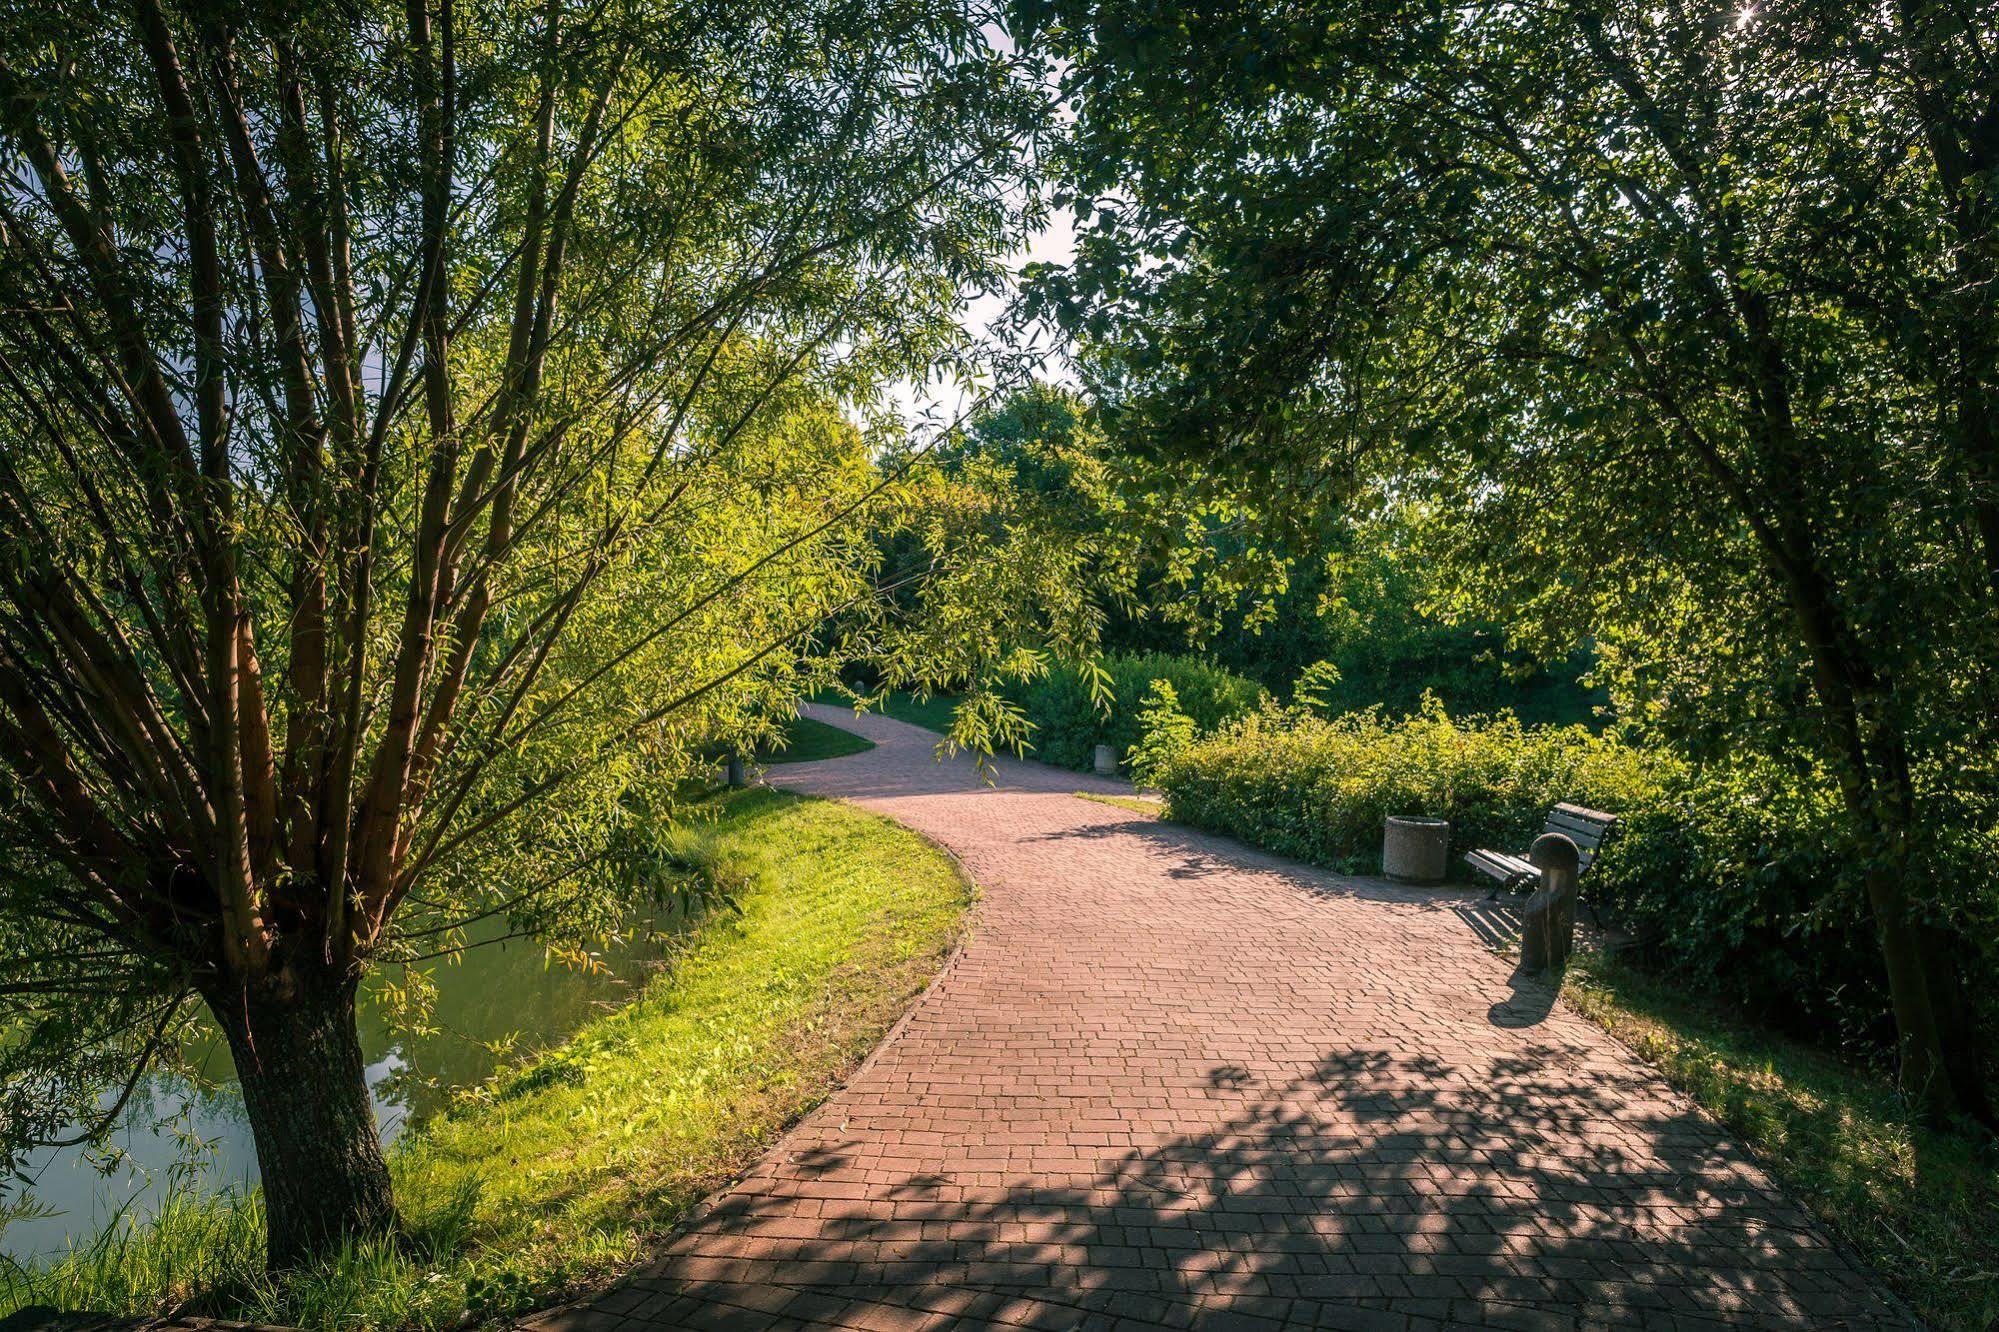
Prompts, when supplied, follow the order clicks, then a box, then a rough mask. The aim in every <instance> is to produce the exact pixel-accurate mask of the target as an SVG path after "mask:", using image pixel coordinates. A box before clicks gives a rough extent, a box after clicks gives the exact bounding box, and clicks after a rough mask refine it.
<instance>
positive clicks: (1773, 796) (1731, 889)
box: [1153, 698, 1990, 1044]
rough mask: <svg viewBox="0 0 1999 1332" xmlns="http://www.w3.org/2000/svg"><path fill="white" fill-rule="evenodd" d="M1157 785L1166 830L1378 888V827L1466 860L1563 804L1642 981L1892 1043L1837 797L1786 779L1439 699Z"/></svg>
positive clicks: (1271, 733) (1202, 747)
mask: <svg viewBox="0 0 1999 1332" xmlns="http://www.w3.org/2000/svg"><path fill="white" fill-rule="evenodd" d="M1153 780H1154V782H1155V783H1156V784H1157V785H1158V786H1159V788H1160V789H1161V790H1162V791H1163V792H1164V793H1165V795H1166V798H1167V802H1168V805H1169V808H1170V811H1171V814H1172V817H1173V818H1175V819H1177V820H1180V821H1182V822H1185V823H1190V824H1193V825H1195V826H1196V827H1200V828H1206V829H1210V830H1212V831H1215V832H1220V833H1225V834H1227V835H1229V836H1233V837H1238V838H1241V839H1242V840H1244V841H1246V842H1252V843H1255V844H1256V845H1258V846H1263V847H1267V848H1269V849H1270V850H1273V851H1277V852H1280V853H1282V854H1285V855H1290V856H1296V857H1298V858H1299V859H1302V860H1309V861H1312V862H1314V863H1316V864H1320V865H1325V866H1328V867H1330V868H1333V869H1336V870H1341V871H1344V872H1348V873H1372V872H1375V871H1376V870H1378V869H1379V866H1380V856H1381V832H1382V821H1383V819H1385V818H1386V817H1387V816H1388V815H1390V814H1423V815H1430V816H1434V817H1437V818H1444V819H1448V820H1450V823H1451V847H1452V851H1453V853H1454V854H1455V855H1456V856H1459V857H1462V856H1463V855H1464V854H1465V853H1467V852H1469V851H1472V850H1475V849H1477V848H1479V847H1497V848H1500V849H1503V850H1508V851H1513V852H1521V851H1524V850H1525V849H1526V848H1527V846H1528V845H1529V844H1530V843H1531V841H1532V839H1533V837H1534V836H1535V834H1536V833H1538V832H1539V831H1540V828H1541V824H1542V822H1543V820H1544V819H1545V818H1546V817H1547V814H1548V810H1549V809H1550V807H1552V806H1553V805H1555V804H1556V803H1557V802H1559V801H1569V802H1571V803H1574V804H1579V805H1587V806H1589V807H1591V808H1594V809H1601V810H1605V811H1607V812H1609V813H1613V814H1616V815H1618V817H1619V824H1618V827H1617V829H1616V830H1615V832H1614V833H1613V834H1612V836H1611V838H1610V839H1609V840H1608V841H1607V842H1606V843H1605V845H1604V848H1603V850H1602V852H1601V854H1600V855H1599V856H1598V858H1597V860H1596V862H1595V864H1594V866H1593V867H1592V868H1591V870H1590V874H1589V877H1588V878H1586V879H1585V880H1584V884H1583V889H1584V896H1585V898H1586V899H1588V900H1591V901H1594V902H1596V903H1599V904H1604V905H1608V906H1611V907H1613V908H1614V909H1615V910H1616V911H1617V912H1618V914H1619V917H1620V920H1621V923H1622V924H1623V925H1624V927H1625V928H1627V929H1628V930H1629V931H1631V933H1632V934H1633V935H1634V937H1635V938H1636V940H1637V942H1638V944H1639V946H1640V947H1641V949H1642V950H1643V951H1644V953H1645V954H1647V955H1648V956H1650V957H1651V958H1652V959H1653V960H1654V961H1655V962H1657V963H1661V964H1663V965H1665V966H1667V967H1668V968H1670V969H1672V970H1674V971H1676V972H1678V973H1681V974H1684V975H1689V976H1692V977H1697V978H1699V979H1700V980H1702V981H1704V982H1707V983H1709V984H1710V985H1712V986H1713V987H1714V988H1716V989H1719V990H1722V991H1724V992H1727V993H1728V994H1730V995H1731V997H1734V998H1736V999H1739V1000H1742V1001H1745V1002H1748V1003H1752V1004H1754V1005H1756V1006H1757V1007H1758V1008H1759V1009H1760V1010H1761V1011H1763V1012H1764V1013H1766V1014H1768V1015H1770V1016H1771V1017H1773V1018H1777V1019H1780V1020H1783V1021H1785V1022H1786V1023H1787V1024H1788V1025H1793V1026H1798V1025H1809V1026H1812V1027H1814V1028H1816V1029H1818V1030H1819V1031H1820V1032H1823V1030H1824V1029H1825V1028H1826V1027H1827V1026H1828V1025H1833V1026H1836V1027H1837V1029H1838V1030H1840V1031H1841V1032H1843V1033H1844V1034H1846V1035H1847V1036H1849V1037H1860V1038H1862V1039H1863V1040H1865V1041H1866V1042H1868V1043H1869V1044H1872V1043H1874V1042H1876V1041H1879V1040H1881V1039H1883V1038H1885V1037H1886V1035H1887V1033H1888V1027H1887V1025H1886V1022H1885V1014H1886V1000H1885V990H1884V987H1883V983H1882V978H1881V976H1880V970H1879V963H1878V962H1877V961H1876V956H1877V955H1876V952H1875V949H1874V947H1873V944H1872V935H1871V930H1872V926H1871V922H1870V919H1869V916H1868V914H1867V907H1866V904H1865V900H1864V897H1863V896H1862V893H1861V888H1860V885H1859V884H1858V883H1856V882H1854V881H1853V880H1854V876H1853V874H1852V873H1851V870H1850V866H1851V864H1852V863H1853V858H1852V857H1851V856H1850V855H1848V854H1847V853H1846V851H1845V849H1844V844H1843V841H1842V834H1841V831H1840V829H1841V823H1842V820H1841V819H1840V817H1839V813H1840V811H1839V808H1838V798H1837V795H1836V794H1835V793H1833V792H1832V791H1831V790H1829V789H1828V788H1827V787H1826V786H1825V785H1824V784H1821V783H1815V782H1812V781H1810V780H1807V779H1805V778H1801V777H1800V776H1798V775H1797V774H1795V773H1790V772H1783V771H1778V770H1776V769H1775V768H1774V767H1773V766H1771V765H1767V764H1765V765H1760V766H1759V765H1756V764H1754V763H1741V762H1738V763H1735V764H1732V765H1729V766H1727V767H1721V766H1711V767H1707V768H1696V767H1695V766H1693V765H1691V764H1689V763H1686V762H1684V761H1682V760H1681V759H1679V758H1677V757H1675V756H1673V755H1671V754H1668V753H1665V752H1662V751H1658V750H1647V749H1642V748H1639V747H1636V746H1633V745H1631V744H1628V743H1624V742H1622V741H1620V740H1618V739H1616V738H1615V737H1613V736H1600V735H1593V734H1592V733H1591V732H1590V731H1588V730H1587V729H1586V728H1584V727H1582V726H1563V727H1528V726H1523V725H1522V724H1521V723H1520V722H1519V721H1518V720H1517V719H1515V718H1514V717H1513V716H1512V715H1511V714H1501V715H1499V716H1497V717H1473V718H1467V719H1464V720H1454V719H1452V718H1451V717H1449V716H1448V715H1446V714H1445V712H1444V710H1443V708H1442V706H1441V705H1439V704H1438V703H1437V702H1436V700H1435V699H1434V698H1433V699H1429V700H1426V701H1425V703H1424V705H1423V706H1422V708H1420V709H1419V710H1418V712H1416V713H1415V714H1414V715H1411V716H1409V717H1406V718H1391V717H1389V716H1387V715H1385V714H1384V713H1383V712H1382V711H1381V710H1379V709H1375V710H1370V711H1367V712H1359V713H1348V714H1345V715H1343V716H1339V717H1335V718H1331V719H1323V718H1319V717H1315V716H1311V715H1307V714H1305V713H1303V712H1301V711H1297V710H1286V711H1279V710H1277V709H1274V708H1265V709H1263V710H1261V711H1259V712H1257V713H1255V714H1253V715H1250V716H1247V717H1244V718H1241V719H1239V720H1237V721H1235V722H1233V723H1231V724H1228V725H1225V726H1223V727H1221V728H1220V729H1219V730H1216V731H1214V732H1212V733H1210V734H1208V735H1205V736H1203V737H1201V738H1200V739H1198V740H1196V741H1195V742H1194V743H1192V744H1190V745H1187V746H1185V747H1183V748H1181V749H1179V750H1178V751H1177V752H1174V753H1172V754H1170V755H1167V756H1165V757H1163V758H1162V760H1161V761H1160V762H1159V763H1158V765H1157V770H1156V772H1155V773H1154V775H1153ZM1968 853H1969V852H1967V854H1968ZM1985 853H1986V854H1990V848H1989V847H1987V848H1986V852H1985ZM1454 863H1458V864H1459V865H1460V868H1462V864H1461V862H1454ZM1939 873H1941V871H1939Z"/></svg>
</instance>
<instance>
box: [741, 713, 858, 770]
mask: <svg viewBox="0 0 1999 1332" xmlns="http://www.w3.org/2000/svg"><path fill="white" fill-rule="evenodd" d="M874 747H875V742H874V741H872V740H869V739H867V738H865V737H863V736H858V735H855V734H854V733H853V732H852V731H843V730H841V729H840V728H839V727H837V726H828V725H827V724H826V723H825V722H822V721H814V720H813V719H812V718H810V717H793V718H792V719H791V720H790V721H788V722H786V723H785V726H784V730H783V732H782V733H781V734H780V735H779V736H778V740H777V744H776V745H775V746H774V747H773V748H772V750H771V752H770V754H769V755H767V756H766V757H765V760H764V761H765V762H767V763H814V762H817V761H818V760H820V759H830V758H844V757H846V756H847V755H848V754H861V753H865V752H867V751H868V750H870V749H873V748H874Z"/></svg>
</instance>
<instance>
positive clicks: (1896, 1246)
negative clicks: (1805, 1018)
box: [1562, 953, 1999, 1332]
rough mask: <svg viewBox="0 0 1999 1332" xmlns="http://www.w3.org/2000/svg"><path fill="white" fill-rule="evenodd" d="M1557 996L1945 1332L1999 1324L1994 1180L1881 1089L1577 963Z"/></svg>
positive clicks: (1603, 966) (1607, 970) (1597, 965)
mask: <svg viewBox="0 0 1999 1332" xmlns="http://www.w3.org/2000/svg"><path fill="white" fill-rule="evenodd" d="M1562 995H1563V998H1564V999H1566V1000H1567V1001H1568V1002H1569V1003H1570V1004H1573V1005H1574V1006H1575V1007H1576V1008H1577V1009H1578V1010H1579V1011H1580V1012H1581V1013H1582V1014H1583V1015H1584V1016H1586V1017H1589V1018H1591V1019H1593V1020H1595V1021H1596V1022H1598V1023H1600V1024H1602V1026H1603V1027H1604V1028H1605V1029H1606V1030H1608V1031H1609V1032H1610V1033H1611V1034H1612V1035H1613V1036H1616V1037H1617V1038H1618V1039H1619V1040H1621V1041H1623V1042H1624V1043H1625V1044H1626V1045H1629V1046H1630V1047H1631V1048H1632V1049H1633V1050H1635V1051H1636V1052H1637V1053H1638V1055H1639V1056H1640V1057H1641V1058H1643V1059H1644V1060H1645V1061H1646V1062H1647V1063H1649V1064H1651V1065H1653V1066H1654V1067H1656V1068H1658V1069H1659V1070H1660V1071H1661V1072H1662V1073H1664V1074H1665V1075H1666V1078H1667V1080H1668V1081H1670V1082H1671V1083H1672V1084H1673V1085H1674V1086H1676V1087H1678V1088H1679V1089H1680V1090H1681V1091H1683V1092H1685V1093H1686V1094H1687V1095H1689V1096H1691V1097H1692V1098H1693V1099H1694V1100H1695V1101H1696V1102H1698V1103H1699V1104H1700V1105H1701V1107H1702V1108H1703V1109H1705V1110H1706V1111H1707V1112H1708V1113H1709V1114H1711V1115H1713V1116H1714V1117H1715V1118H1717V1119H1719V1120H1720V1121H1721V1122H1722V1124H1723V1125H1724V1126H1726V1127H1727V1129H1728V1131H1729V1133H1730V1134H1731V1135H1733V1136H1734V1137H1735V1138H1736V1139H1738V1140H1739V1141H1741V1142H1743V1143H1744V1144H1746V1145H1747V1146H1748V1147H1749V1149H1750V1150H1751V1151H1753V1152H1754V1153H1756V1155H1757V1156H1758V1157H1759V1158H1761V1159H1762V1161H1763V1162H1764V1163H1765V1164H1766V1165H1767V1166H1768V1167H1769V1169H1770V1170H1771V1172H1772V1173H1773V1174H1775V1175H1776V1176H1777V1178H1778V1179H1779V1180H1780V1181H1781V1182H1782V1183H1783V1185H1784V1187H1785V1188H1786V1189H1788V1190H1789V1191H1790V1192H1791V1193H1792V1194H1794V1195H1795V1196H1796V1197H1798V1198H1799V1199H1801V1200H1802V1201H1803V1202H1804V1204H1805V1205H1806V1206H1807V1207H1809V1208H1810V1209H1811V1210H1812V1211H1813V1212H1815V1213H1816V1214H1817V1215H1818V1216H1819V1218H1820V1219H1821V1220H1823V1221H1824V1222H1825V1224H1826V1226H1827V1227H1828V1228H1829V1229H1830V1230H1831V1231H1832V1232H1833V1233H1834V1234H1835V1235H1837V1236H1838V1237H1839V1238H1840V1239H1841V1240H1842V1241H1844V1242H1845V1243H1846V1244H1847V1245H1849V1246H1850V1247H1851V1248H1852V1249H1853V1250H1854V1252H1856V1253H1857V1254H1859V1256H1860V1257H1861V1259H1862V1260H1863V1261H1865V1262H1866V1263H1867V1265H1868V1266H1869V1267H1871V1268H1873V1269H1874V1270H1875V1271H1877V1272H1879V1273H1881V1274H1882V1275H1883V1276H1884V1277H1885V1278H1886V1279H1887V1281H1888V1284H1889V1285H1890V1286H1892V1287H1893V1288H1894V1289H1895V1290H1896V1292H1897V1293H1898V1294H1899V1295H1901V1296H1902V1298H1903V1299H1905V1300H1907V1301H1908V1302H1909V1304H1910V1305H1911V1306H1912V1307H1913V1308H1914V1310H1915V1312H1916V1314H1917V1315H1918V1316H1919V1317H1920V1318H1922V1319H1923V1320H1924V1323H1925V1324H1926V1325H1927V1326H1929V1327H1933V1328H1937V1329H1939V1330H1940V1332H1983V1329H1986V1328H1990V1327H1993V1326H1995V1325H1999V1205H1995V1200H1999V1172H1995V1167H1994V1165H1993V1162H1992V1160H1991V1159H1990V1156H1989V1154H1987V1153H1981V1152H1980V1151H1979V1150H1978V1149H1977V1148H1976V1147H1974V1146H1972V1145H1971V1144H1969V1143H1967V1142H1966V1141H1965V1140H1964V1139H1962V1138H1960V1137H1956V1136H1953V1135H1950V1134H1945V1133H1938V1132H1936V1131H1934V1130H1933V1129H1931V1128H1927V1127H1925V1126H1924V1125H1922V1124H1921V1123H1918V1122H1915V1121H1914V1120H1913V1119H1912V1118H1911V1116H1910V1115H1909V1112H1908V1107H1907V1105H1906V1104H1905V1103H1904V1101H1903V1100H1902V1098H1901V1097H1900V1096H1898V1095H1897V1094H1896V1091H1895V1088H1894V1087H1893V1086H1892V1085H1890V1084H1888V1083H1887V1082H1886V1081H1885V1080H1883V1079H1882V1078H1880V1077H1878V1076H1876V1075H1874V1074H1872V1073H1871V1072H1868V1071H1866V1070H1863V1069H1857V1068H1855V1067H1854V1066H1853V1065H1851V1064H1848V1063H1844V1062H1841V1061H1840V1060H1838V1059H1835V1058H1833V1057H1831V1056H1829V1055H1827V1054H1826V1053H1825V1052H1824V1051H1823V1050H1822V1049H1818V1048H1815V1047H1813V1046H1811V1045H1808V1044H1801V1043H1799V1042H1797V1041H1795V1040H1791V1039H1787V1038H1785V1037H1783V1036H1781V1035H1778V1034H1775V1033H1772V1032H1770V1031H1768V1030H1766V1029H1764V1028H1763V1027H1761V1026H1758V1025H1755V1024H1753V1023H1750V1022H1745V1021H1744V1020H1743V1019H1742V1017H1741V1016H1740V1015H1739V1014H1737V1013H1734V1012H1732V1011H1730V1010H1727V1009H1724V1008H1722V1007H1720V1006H1718V1005H1716V1004H1713V1003H1711V1002H1704V1001H1702V1000H1700V999H1698V998H1693V997H1690V996H1689V995H1688V994H1687V992H1686V989H1685V987H1683V986H1680V985H1677V984H1670V983H1666V982H1662V981H1660V980H1658V979H1656V978H1653V977H1650V976H1648V975H1646V974H1645V973H1644V972H1641V971H1639V970H1636V969H1635V968H1633V967H1631V966H1629V965H1627V964H1623V963H1620V962H1618V961H1616V960H1615V959H1611V958H1606V957H1603V956H1602V955H1600V954H1594V953H1583V954H1581V955H1580V957H1579V959H1578V961H1577V962H1576V963H1575V964H1572V965H1571V967H1570V970H1569V973H1568V975H1567V977H1566V978H1565V981H1564V985H1563V990H1562Z"/></svg>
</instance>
